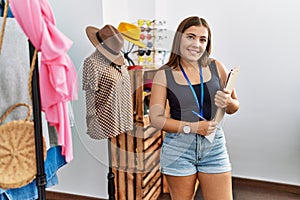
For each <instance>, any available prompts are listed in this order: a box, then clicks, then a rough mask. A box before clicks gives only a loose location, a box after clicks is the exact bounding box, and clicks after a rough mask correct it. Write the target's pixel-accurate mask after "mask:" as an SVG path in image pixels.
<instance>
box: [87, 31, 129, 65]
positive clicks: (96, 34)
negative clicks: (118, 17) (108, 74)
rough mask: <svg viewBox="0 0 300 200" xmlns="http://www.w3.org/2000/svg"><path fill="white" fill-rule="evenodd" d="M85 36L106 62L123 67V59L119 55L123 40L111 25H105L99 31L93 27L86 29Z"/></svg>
mask: <svg viewBox="0 0 300 200" xmlns="http://www.w3.org/2000/svg"><path fill="white" fill-rule="evenodd" d="M85 31H86V34H87V36H88V38H89V40H90V41H91V43H92V44H93V45H94V47H96V48H97V49H98V51H99V52H100V53H102V54H103V55H104V56H105V57H106V58H107V59H108V60H110V61H111V62H113V63H115V64H117V65H123V64H124V63H125V62H124V58H123V56H122V54H121V53H120V51H121V48H122V47H123V45H124V39H123V37H122V36H121V34H120V32H119V31H118V30H117V29H116V28H115V27H113V26H112V25H105V26H104V27H103V28H101V29H99V28H96V27H93V26H88V27H87V28H86V30H85Z"/></svg>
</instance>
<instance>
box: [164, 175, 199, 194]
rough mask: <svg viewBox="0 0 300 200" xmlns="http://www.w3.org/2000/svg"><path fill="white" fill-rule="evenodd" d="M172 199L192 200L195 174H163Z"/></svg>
mask: <svg viewBox="0 0 300 200" xmlns="http://www.w3.org/2000/svg"><path fill="white" fill-rule="evenodd" d="M165 176H166V179H167V182H168V185H169V191H170V195H171V198H172V200H193V199H194V192H195V184H196V180H197V174H193V175H191V176H169V175H165Z"/></svg>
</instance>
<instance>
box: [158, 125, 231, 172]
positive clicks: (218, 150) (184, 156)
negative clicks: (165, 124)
mask: <svg viewBox="0 0 300 200" xmlns="http://www.w3.org/2000/svg"><path fill="white" fill-rule="evenodd" d="M225 144H226V141H225V136H224V132H223V130H222V128H217V129H216V135H215V139H214V140H213V142H212V143H210V142H209V141H208V140H207V139H206V138H205V137H203V136H201V135H199V134H194V133H189V134H185V133H165V137H164V142H163V145H162V150H161V154H160V171H161V172H162V173H163V174H167V175H172V176H189V175H192V174H195V173H197V172H203V173H223V172H229V171H231V164H230V161H229V156H228V152H227V149H226V146H225Z"/></svg>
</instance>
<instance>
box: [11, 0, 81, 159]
mask: <svg viewBox="0 0 300 200" xmlns="http://www.w3.org/2000/svg"><path fill="white" fill-rule="evenodd" d="M10 6H11V10H12V12H13V15H14V17H15V18H16V20H17V22H18V23H19V25H20V26H21V28H22V29H23V31H24V33H25V34H26V36H27V37H28V38H29V40H30V41H31V43H32V44H33V45H34V47H35V48H37V49H38V50H39V51H40V52H41V64H40V70H39V80H40V94H41V106H42V111H44V112H45V115H46V119H47V121H48V122H49V123H50V124H51V125H53V126H55V127H56V129H57V131H58V142H59V144H60V145H62V149H63V151H62V152H63V155H65V156H66V161H67V162H70V161H71V160H72V159H73V147H72V133H71V128H70V124H69V123H70V122H69V113H68V107H67V102H68V101H71V100H75V99H77V91H78V82H77V75H76V69H75V67H74V65H73V63H72V61H71V59H70V58H69V56H68V55H67V51H68V50H69V49H70V47H71V45H72V41H71V40H70V39H68V38H67V37H66V36H65V35H64V34H63V33H61V32H60V31H59V30H58V29H57V28H56V27H55V19H54V15H53V12H52V10H51V7H50V4H49V3H48V1H47V0H10Z"/></svg>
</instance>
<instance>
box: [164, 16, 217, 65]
mask: <svg viewBox="0 0 300 200" xmlns="http://www.w3.org/2000/svg"><path fill="white" fill-rule="evenodd" d="M191 26H204V27H205V28H207V31H208V41H207V46H206V49H205V51H204V53H203V55H202V56H201V58H200V59H199V60H198V63H199V64H200V65H201V66H203V67H204V66H208V64H209V56H210V53H211V48H212V45H211V30H210V28H209V25H208V23H207V22H206V20H205V19H203V18H200V17H197V16H192V17H188V18H186V19H184V20H183V21H182V22H181V23H180V24H179V26H178V28H177V30H176V33H175V36H174V40H173V44H172V50H171V54H170V58H169V61H168V62H167V63H166V64H165V65H164V66H163V67H162V68H167V67H174V68H176V67H177V66H178V65H179V61H180V41H181V37H182V34H183V33H184V31H185V30H186V29H188V28H189V27H191Z"/></svg>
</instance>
